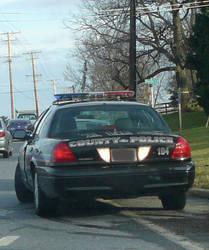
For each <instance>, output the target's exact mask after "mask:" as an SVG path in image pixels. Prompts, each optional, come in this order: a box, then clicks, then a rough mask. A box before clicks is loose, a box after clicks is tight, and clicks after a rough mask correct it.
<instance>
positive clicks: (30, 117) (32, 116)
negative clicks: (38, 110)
mask: <svg viewBox="0 0 209 250" xmlns="http://www.w3.org/2000/svg"><path fill="white" fill-rule="evenodd" d="M17 118H18V119H25V120H36V115H35V114H20V115H18V117H17Z"/></svg>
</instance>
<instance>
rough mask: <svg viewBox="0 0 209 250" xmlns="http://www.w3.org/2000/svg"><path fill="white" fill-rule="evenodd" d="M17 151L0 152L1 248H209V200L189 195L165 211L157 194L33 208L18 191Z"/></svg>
mask: <svg viewBox="0 0 209 250" xmlns="http://www.w3.org/2000/svg"><path fill="white" fill-rule="evenodd" d="M20 144H21V143H20V142H15V143H14V150H15V152H14V155H13V156H12V157H10V158H9V159H3V158H2V156H1V155H0V249H10V250H42V249H43V250H53V249H56V250H62V249H70V250H71V249H72V250H79V249H82V250H103V249H104V250H106V249H107V250H109V249H110V250H135V249H143V250H144V249H145V250H146V249H147V250H152V249H153V250H157V249H168V250H175V249H189V250H191V249H209V200H208V199H201V198H196V197H193V196H188V202H187V206H186V208H185V210H184V211H178V212H176V211H165V210H163V209H162V207H161V203H160V201H159V200H158V199H157V198H154V197H149V198H148V197H145V198H138V199H129V200H111V201H103V200H97V201H95V202H91V203H88V204H82V203H66V202H65V203H64V202H63V203H62V204H61V205H60V207H59V209H58V213H57V215H56V216H54V217H48V218H41V217H38V216H36V215H35V214H34V210H33V204H32V203H29V204H20V203H19V202H18V201H17V199H16V196H15V192H14V181H13V179H14V171H15V166H16V163H17V151H18V148H19V147H20Z"/></svg>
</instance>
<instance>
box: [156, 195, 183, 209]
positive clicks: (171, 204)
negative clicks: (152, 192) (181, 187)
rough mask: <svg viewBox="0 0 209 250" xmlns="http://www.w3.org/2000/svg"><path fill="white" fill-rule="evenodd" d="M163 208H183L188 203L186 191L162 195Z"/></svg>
mask: <svg viewBox="0 0 209 250" xmlns="http://www.w3.org/2000/svg"><path fill="white" fill-rule="evenodd" d="M160 199H161V202H162V205H163V208H164V209H166V210H182V209H184V207H185V205H186V193H185V192H180V193H176V194H172V195H169V196H165V197H161V198H160Z"/></svg>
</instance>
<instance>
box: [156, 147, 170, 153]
mask: <svg viewBox="0 0 209 250" xmlns="http://www.w3.org/2000/svg"><path fill="white" fill-rule="evenodd" d="M157 152H158V155H169V148H168V147H159V148H158V149H157Z"/></svg>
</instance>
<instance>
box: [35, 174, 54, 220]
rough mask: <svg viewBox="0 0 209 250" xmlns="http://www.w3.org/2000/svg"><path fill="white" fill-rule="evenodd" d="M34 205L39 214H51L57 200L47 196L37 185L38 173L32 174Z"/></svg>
mask: <svg viewBox="0 0 209 250" xmlns="http://www.w3.org/2000/svg"><path fill="white" fill-rule="evenodd" d="M33 184H34V207H35V213H36V214H37V215H39V216H46V215H51V214H54V213H55V212H56V209H57V205H58V201H57V200H56V199H50V198H48V197H47V196H46V195H45V194H44V193H43V191H42V190H41V188H40V186H39V179H38V174H37V173H36V172H35V175H34V182H33Z"/></svg>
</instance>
